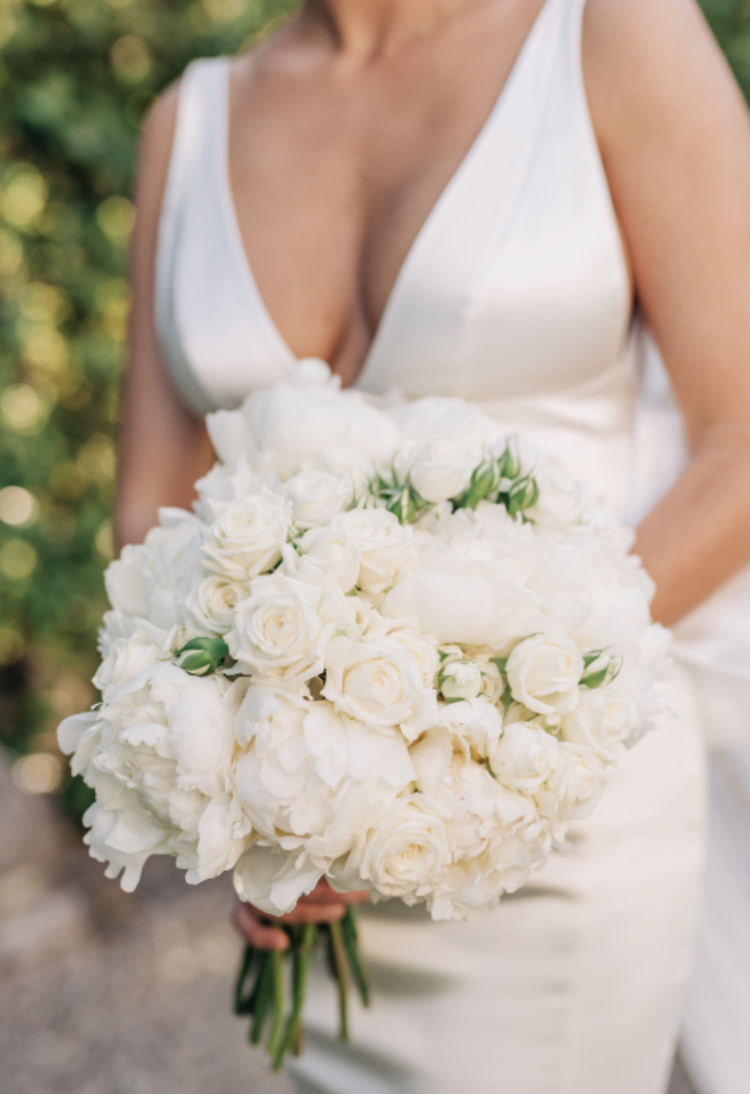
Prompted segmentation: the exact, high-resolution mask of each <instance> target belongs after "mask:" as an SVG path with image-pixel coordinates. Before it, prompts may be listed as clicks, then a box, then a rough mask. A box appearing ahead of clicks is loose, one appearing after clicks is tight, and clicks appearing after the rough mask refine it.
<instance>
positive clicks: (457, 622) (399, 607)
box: [383, 570, 535, 649]
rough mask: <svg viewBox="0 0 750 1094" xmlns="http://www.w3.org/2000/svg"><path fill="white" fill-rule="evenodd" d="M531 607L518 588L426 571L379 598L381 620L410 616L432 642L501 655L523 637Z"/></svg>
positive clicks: (452, 573) (480, 576)
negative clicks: (481, 648) (510, 643)
mask: <svg viewBox="0 0 750 1094" xmlns="http://www.w3.org/2000/svg"><path fill="white" fill-rule="evenodd" d="M534 610H535V603H534V599H533V597H532V595H531V594H530V593H528V592H527V591H526V590H525V589H524V588H522V587H521V586H519V585H517V584H515V583H512V582H510V581H505V580H503V579H498V578H494V577H490V576H486V575H485V574H476V573H466V572H463V571H460V570H429V571H427V572H425V573H419V574H413V575H410V576H408V577H405V578H404V579H403V580H402V581H400V582H399V583H398V584H397V585H396V586H395V588H393V589H392V590H391V591H390V592H389V593H388V595H387V596H386V598H385V603H384V605H383V614H384V615H386V616H391V617H393V618H397V619H400V618H404V617H408V616H413V617H415V618H416V619H417V620H418V621H419V626H420V629H421V630H422V631H423V632H424V633H425V634H430V635H433V636H434V637H435V638H437V640H438V642H441V643H444V642H457V643H460V644H461V645H463V646H487V647H490V648H491V649H502V648H503V647H504V646H505V645H506V644H507V643H508V641H509V640H511V639H512V638H515V637H517V636H518V635H519V633H520V634H523V633H524V631H525V628H526V625H527V622H528V620H530V619H531V618H532V615H533V613H534Z"/></svg>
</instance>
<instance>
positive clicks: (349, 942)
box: [341, 905, 370, 1007]
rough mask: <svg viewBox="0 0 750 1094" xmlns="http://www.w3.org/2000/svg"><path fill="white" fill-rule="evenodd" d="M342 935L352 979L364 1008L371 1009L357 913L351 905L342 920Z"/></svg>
mask: <svg viewBox="0 0 750 1094" xmlns="http://www.w3.org/2000/svg"><path fill="white" fill-rule="evenodd" d="M341 934H342V936H343V940H344V946H345V947H346V956H347V958H348V959H349V969H350V970H351V974H352V979H353V980H354V983H355V984H356V985H357V990H358V992H359V997H360V999H361V1000H362V1006H363V1007H369V1005H370V985H369V984H368V982H367V976H366V975H365V970H364V968H363V966H362V959H361V957H360V954H359V938H358V932H357V913H356V912H355V910H354V908H353V907H352V906H351V905H348V906H347V909H346V913H345V915H344V918H343V919H342V920H341Z"/></svg>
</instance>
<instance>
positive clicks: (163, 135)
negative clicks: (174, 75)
mask: <svg viewBox="0 0 750 1094" xmlns="http://www.w3.org/2000/svg"><path fill="white" fill-rule="evenodd" d="M179 96H180V81H179V80H176V81H175V82H174V83H173V84H170V86H169V87H168V88H167V89H166V90H165V91H163V92H162V93H161V95H160V96H159V97H158V99H156V101H155V102H154V103H153V105H152V106H151V109H150V110H149V112H148V115H147V116H146V120H145V123H144V126H143V132H142V135H141V147H140V154H139V159H138V196H139V198H140V199H141V200H142V199H143V198H144V197H147V195H149V194H150V193H151V192H152V191H153V190H156V191H157V194H159V195H160V194H161V191H162V190H163V188H164V183H165V180H166V176H167V171H168V168H169V159H170V156H171V153H172V142H173V141H174V134H175V129H176V127H177V108H178V104H179Z"/></svg>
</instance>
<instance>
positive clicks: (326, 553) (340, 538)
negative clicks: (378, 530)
mask: <svg viewBox="0 0 750 1094" xmlns="http://www.w3.org/2000/svg"><path fill="white" fill-rule="evenodd" d="M297 549H298V551H299V553H300V554H301V555H304V557H305V558H306V559H308V560H309V561H310V562H312V563H313V565H314V566H317V567H318V569H319V570H320V571H321V573H323V574H325V575H326V577H330V578H331V579H332V580H333V581H336V582H338V584H339V585H340V587H341V591H342V592H344V593H348V592H350V591H351V590H352V589H353V588H354V586H355V585H356V584H357V580H358V578H359V567H360V562H361V560H362V551H361V550H360V547H359V544H358V543H357V541H356V540H354V539H352V537H351V536H350V535H347V533H346V532H343V531H342V530H341V529H340V528H311V529H310V531H309V532H305V534H304V536H303V537H302V539H301V540H300V542H299V544H298V545H297Z"/></svg>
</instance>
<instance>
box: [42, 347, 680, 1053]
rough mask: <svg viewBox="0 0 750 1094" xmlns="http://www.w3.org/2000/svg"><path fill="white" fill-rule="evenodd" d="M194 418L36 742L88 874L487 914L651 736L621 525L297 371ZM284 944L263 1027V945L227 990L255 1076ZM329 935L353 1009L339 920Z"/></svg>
mask: <svg viewBox="0 0 750 1094" xmlns="http://www.w3.org/2000/svg"><path fill="white" fill-rule="evenodd" d="M208 426H209V430H210V433H211V437H212V440H213V442H214V446H215V448H216V451H217V453H218V455H219V461H218V462H217V464H216V465H215V467H214V468H213V470H212V471H211V472H210V473H209V474H208V475H207V476H206V477H205V478H204V479H202V480H201V481H200V482H198V483H197V484H196V485H197V490H198V500H197V502H196V504H195V511H194V513H188V512H183V511H178V510H173V509H167V510H162V511H161V513H160V524H159V526H158V527H156V528H154V529H153V530H152V531H151V532H150V533H149V534H148V536H147V537H146V541H145V543H144V544H143V545H140V546H129V547H126V548H125V549H124V550H123V552H122V555H121V557H120V558H119V559H118V560H116V561H115V562H113V563H112V564H111V565H110V567H109V569H108V571H107V575H106V583H107V590H108V593H109V597H110V600H111V603H112V611H110V612H108V613H107V614H106V616H105V619H104V626H103V629H102V632H101V654H102V664H101V667H100V668H99V670H98V672H97V675H96V677H95V683H96V685H97V687H99V688H100V689H101V692H102V702H101V703H100V704H98V705H97V707H96V708H95V709H94V710H92V711H91V712H89V713H86V714H81V715H76V716H74V717H72V718H68V719H66V720H65V721H64V722H63V723H62V725H61V727H60V730H59V737H60V743H61V746H62V748H63V750H64V751H65V752H66V753H70V754H72V766H73V771H74V772H76V773H80V774H82V775H83V777H84V779H85V780H86V782H87V783H88V784H89V786H91V787H93V788H94V790H95V792H96V802H95V804H94V805H93V806H92V807H91V808H90V810H89V811H88V813H87V815H86V818H85V820H86V824H87V825H88V827H89V832H88V834H87V835H86V842H87V843H88V844H89V846H90V849H91V853H92V855H94V857H95V858H97V859H99V860H100V861H105V862H107V863H108V868H107V874H108V876H112V877H116V876H117V875H118V874H119V873H120V872H121V871H124V873H123V878H122V886H123V888H125V889H127V890H132V889H133V888H134V887H135V886H136V884H137V883H138V880H139V877H140V873H141V870H142V867H143V864H144V863H145V861H146V859H148V857H149V856H150V855H154V854H169V855H173V856H175V857H176V859H177V865H178V866H179V867H181V868H183V869H185V870H186V871H187V880H188V881H189V882H191V883H197V882H200V881H203V880H205V879H207V878H212V877H215V876H216V875H218V874H220V873H222V872H223V871H225V870H229V869H234V879H235V886H236V889H237V892H238V893H239V895H240V897H241V898H242V899H244V900H248V901H251V902H252V903H253V904H254V905H256V906H257V907H259V908H260V909H262V910H263V911H264V912H266V913H267V914H269V915H274V916H278V915H281V914H283V913H285V912H288V911H289V910H290V909H292V908H293V907H294V905H295V903H296V902H297V900H298V899H299V898H300V896H301V895H302V894H303V893H307V892H309V891H310V890H311V889H312V888H313V887H314V886H315V885H316V884H317V882H318V881H319V880H320V879H321V878H328V880H329V881H330V883H331V885H332V886H333V887H334V888H336V889H338V890H340V891H351V890H362V889H366V890H368V891H369V893H370V894H371V897H372V899H373V900H382V899H385V898H390V897H397V898H399V899H400V900H403V901H405V902H406V903H407V904H415V903H417V902H420V901H424V902H425V903H426V905H427V908H428V909H429V911H430V912H431V914H432V917H433V919H450V918H456V917H464V918H465V917H467V916H469V915H471V914H476V913H478V912H480V911H481V910H483V909H486V908H488V907H491V906H492V905H493V904H495V903H496V902H497V901H498V899H499V898H500V896H501V895H502V894H503V893H504V892H512V891H513V890H516V889H518V888H519V886H521V885H523V883H524V882H525V881H526V879H527V878H528V876H529V872H530V871H531V870H532V869H535V868H538V867H540V866H542V865H543V864H544V862H545V861H546V859H547V857H548V855H549V854H550V851H551V849H553V848H557V849H564V848H565V847H566V846H567V845H566V840H565V833H566V828H567V826H568V824H569V822H570V821H572V820H574V819H578V818H582V817H585V816H587V815H588V814H589V813H590V812H591V810H592V809H593V807H594V805H595V804H596V802H597V800H598V798H599V796H600V795H601V793H602V791H603V790H604V788H605V786H606V783H607V778H608V774H609V773H610V771H611V770H612V769H613V767H614V765H615V764H616V762H617V758H618V751H619V749H620V747H621V746H623V745H631V744H633V743H634V742H635V741H636V740H637V739H638V737H639V736H640V735H641V734H642V733H643V732H644V731H645V730H646V729H647V728H648V727H649V724H650V722H651V721H652V718H653V715H654V712H655V701H656V700H655V692H654V688H653V685H654V682H655V669H656V668H657V667H658V663H659V661H660V660H661V659H662V658H663V657H664V655H665V652H666V647H667V640H668V632H666V631H664V629H663V628H661V627H659V626H658V625H655V624H653V623H652V622H651V619H650V615H649V601H650V597H651V594H652V584H651V582H650V580H649V578H648V577H647V575H646V574H645V572H644V571H643V569H642V567H641V565H640V562H639V560H638V559H637V558H635V557H634V556H632V555H629V554H628V550H629V548H630V546H631V543H632V534H631V532H630V531H628V530H627V529H625V528H623V527H622V526H621V525H619V524H618V523H617V522H616V521H615V520H614V518H613V517H612V516H610V515H609V514H608V513H607V512H605V511H603V510H601V509H599V508H597V507H595V505H594V504H593V503H592V501H591V499H589V498H588V497H587V495H586V493H585V491H584V489H583V488H582V487H581V485H580V484H578V483H577V482H575V481H573V480H572V479H570V478H569V477H568V475H567V474H566V473H565V472H564V471H563V469H562V468H561V467H560V466H559V465H558V464H557V463H556V462H555V461H554V460H552V459H550V458H549V457H548V456H545V455H542V454H541V453H538V452H532V451H527V450H525V449H523V448H522V447H520V446H519V445H517V444H516V443H515V442H514V441H513V440H512V439H509V438H507V437H505V436H503V435H502V431H501V429H500V427H499V426H498V425H497V424H496V423H495V422H493V421H492V420H491V419H489V418H487V417H486V416H484V415H483V414H481V413H480V412H479V411H478V410H476V409H475V408H473V407H471V406H469V405H468V404H465V403H463V402H460V401H458V400H453V399H439V398H427V399H421V400H419V401H417V402H414V403H410V404H409V403H404V402H400V401H394V402H393V403H392V405H383V406H381V407H377V406H376V405H374V404H373V403H372V402H368V401H367V400H366V399H365V398H364V397H363V396H362V395H361V394H359V393H356V392H354V391H342V390H340V387H339V383H338V380H337V378H336V377H333V376H332V375H331V373H330V371H329V369H328V367H327V366H325V365H324V364H323V363H322V362H319V361H306V362H302V363H301V364H300V365H299V366H298V368H297V370H296V371H295V373H294V374H293V375H292V376H291V377H290V379H289V380H288V381H287V382H286V383H281V384H277V385H275V386H274V387H271V388H269V389H267V390H264V391H261V392H259V393H255V394H253V395H251V396H250V397H249V398H248V399H247V400H246V401H245V403H244V404H243V406H242V407H241V409H239V410H237V411H229V412H227V411H222V412H219V413H217V414H213V415H210V416H209V419H208ZM289 933H290V937H291V941H292V947H291V949H292V952H293V961H294V974H293V980H294V1003H293V1007H292V1012H291V1015H290V1017H289V1019H288V1020H287V1021H286V1023H284V1021H283V1017H284V1015H283V966H282V965H281V964H280V962H281V960H282V958H281V955H280V954H274V955H267V956H264V955H257V956H256V955H254V954H253V953H252V952H251V951H248V952H247V953H246V955H245V961H244V963H243V967H242V970H241V976H240V982H239V984H238V998H237V1004H238V1010H240V1011H243V1010H244V1011H251V1012H253V1014H254V1022H253V1028H254V1039H255V1040H259V1039H260V1036H261V1032H262V1027H263V1019H264V1017H265V1014H266V1011H267V1010H270V1011H272V1012H273V1015H274V1022H273V1032H272V1037H271V1044H270V1048H271V1051H272V1053H273V1055H274V1059H275V1061H276V1063H277V1064H279V1063H280V1062H281V1060H282V1059H283V1056H284V1053H285V1051H286V1050H287V1048H289V1047H290V1046H293V1045H294V1044H295V1043H296V1042H297V1040H298V1036H299V1028H300V1025H299V1023H300V1018H301V1010H302V1003H303V999H304V982H305V976H306V970H307V964H308V962H309V956H310V952H311V948H312V944H313V941H314V936H315V928H291V929H290V931H289ZM329 942H330V952H331V957H332V964H333V968H334V970H335V972H336V974H337V976H338V977H339V979H340V981H341V984H342V985H343V977H344V975H345V968H344V966H345V964H346V963H347V962H348V963H349V965H350V967H351V969H352V971H353V973H354V976H355V980H356V982H357V984H358V985H359V987H360V990H361V991H362V993H363V995H364V996H366V984H365V982H364V977H363V975H362V970H361V965H360V963H359V958H358V954H357V949H356V929H355V925H354V922H353V920H352V918H351V916H350V915H349V916H347V918H346V919H345V921H344V923H343V924H341V925H334V926H333V927H332V928H331V930H330V932H329ZM253 972H254V974H255V981H254V986H253V987H252V990H251V991H250V992H249V994H246V992H245V982H246V980H247V979H248V978H252V974H253Z"/></svg>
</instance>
